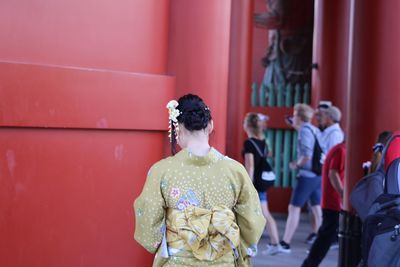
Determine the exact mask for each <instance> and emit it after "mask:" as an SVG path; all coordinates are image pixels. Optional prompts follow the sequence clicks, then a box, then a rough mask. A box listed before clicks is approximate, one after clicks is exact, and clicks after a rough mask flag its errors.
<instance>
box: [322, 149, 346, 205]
mask: <svg viewBox="0 0 400 267" xmlns="http://www.w3.org/2000/svg"><path fill="white" fill-rule="evenodd" d="M345 157H346V148H345V145H344V144H343V143H341V144H338V145H336V146H334V147H333V148H332V149H331V150H330V151H329V152H328V155H327V156H326V159H325V162H324V165H323V170H322V200H321V207H322V208H323V209H330V210H334V211H340V210H341V207H342V199H341V197H340V195H339V193H338V192H337V191H336V190H335V189H334V188H333V186H332V184H331V182H330V180H329V170H332V169H333V170H337V171H338V172H339V176H340V181H341V182H342V184H343V182H344V166H345Z"/></svg>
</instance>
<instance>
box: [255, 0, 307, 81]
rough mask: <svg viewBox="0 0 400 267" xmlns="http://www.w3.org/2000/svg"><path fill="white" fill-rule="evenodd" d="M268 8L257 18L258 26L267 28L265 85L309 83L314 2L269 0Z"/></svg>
mask: <svg viewBox="0 0 400 267" xmlns="http://www.w3.org/2000/svg"><path fill="white" fill-rule="evenodd" d="M266 5H267V10H268V11H267V12H265V13H261V14H255V15H254V22H255V24H256V26H258V27H263V28H267V29H268V43H269V47H268V50H267V54H266V56H265V57H264V58H263V59H262V64H263V66H264V67H266V70H265V75H264V78H263V84H264V85H266V86H268V85H269V84H273V85H275V86H277V85H278V84H283V85H285V84H287V83H293V84H294V83H298V82H300V83H305V82H308V83H309V82H310V80H311V61H312V30H313V0H304V1H298V0H266ZM275 88H277V87H275Z"/></svg>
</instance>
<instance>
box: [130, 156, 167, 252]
mask: <svg viewBox="0 0 400 267" xmlns="http://www.w3.org/2000/svg"><path fill="white" fill-rule="evenodd" d="M162 173H163V168H162V167H161V166H160V164H155V165H154V166H153V167H152V168H151V169H150V171H149V173H148V175H147V179H146V183H145V184H144V187H143V190H142V192H141V193H140V195H139V197H138V198H137V199H136V200H135V203H134V209H135V221H136V227H135V240H136V241H137V242H138V243H139V244H141V245H142V246H143V247H144V248H145V249H146V250H148V251H149V252H151V253H155V252H156V251H157V250H158V248H159V246H160V244H161V241H162V239H163V236H164V232H163V231H161V229H164V228H165V227H164V226H165V224H164V221H165V200H164V198H163V195H162V192H161V186H160V182H161V178H162V176H163V175H162Z"/></svg>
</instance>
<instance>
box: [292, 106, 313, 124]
mask: <svg viewBox="0 0 400 267" xmlns="http://www.w3.org/2000/svg"><path fill="white" fill-rule="evenodd" d="M294 111H296V112H297V116H299V117H300V119H301V120H302V121H305V122H310V121H311V119H312V117H313V115H314V110H313V109H312V108H311V107H310V106H309V105H307V104H304V103H298V104H296V105H295V106H294Z"/></svg>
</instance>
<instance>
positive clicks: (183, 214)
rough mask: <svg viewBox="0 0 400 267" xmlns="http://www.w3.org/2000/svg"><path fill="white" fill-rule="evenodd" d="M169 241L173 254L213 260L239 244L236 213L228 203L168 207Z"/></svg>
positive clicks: (169, 247)
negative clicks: (201, 206)
mask: <svg viewBox="0 0 400 267" xmlns="http://www.w3.org/2000/svg"><path fill="white" fill-rule="evenodd" d="M166 226H167V232H166V241H167V246H168V251H169V254H170V255H175V256H182V257H195V258H196V259H198V260H202V261H213V260H216V259H218V258H220V257H222V256H224V255H225V254H227V253H232V251H235V250H236V248H237V247H238V246H239V243H240V230H239V227H238V225H237V224H236V222H235V214H234V213H233V212H232V210H231V209H229V208H228V207H226V206H216V207H214V208H212V209H211V210H209V209H203V208H198V207H194V206H191V207H188V208H186V209H185V210H177V209H168V211H167V220H166Z"/></svg>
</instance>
